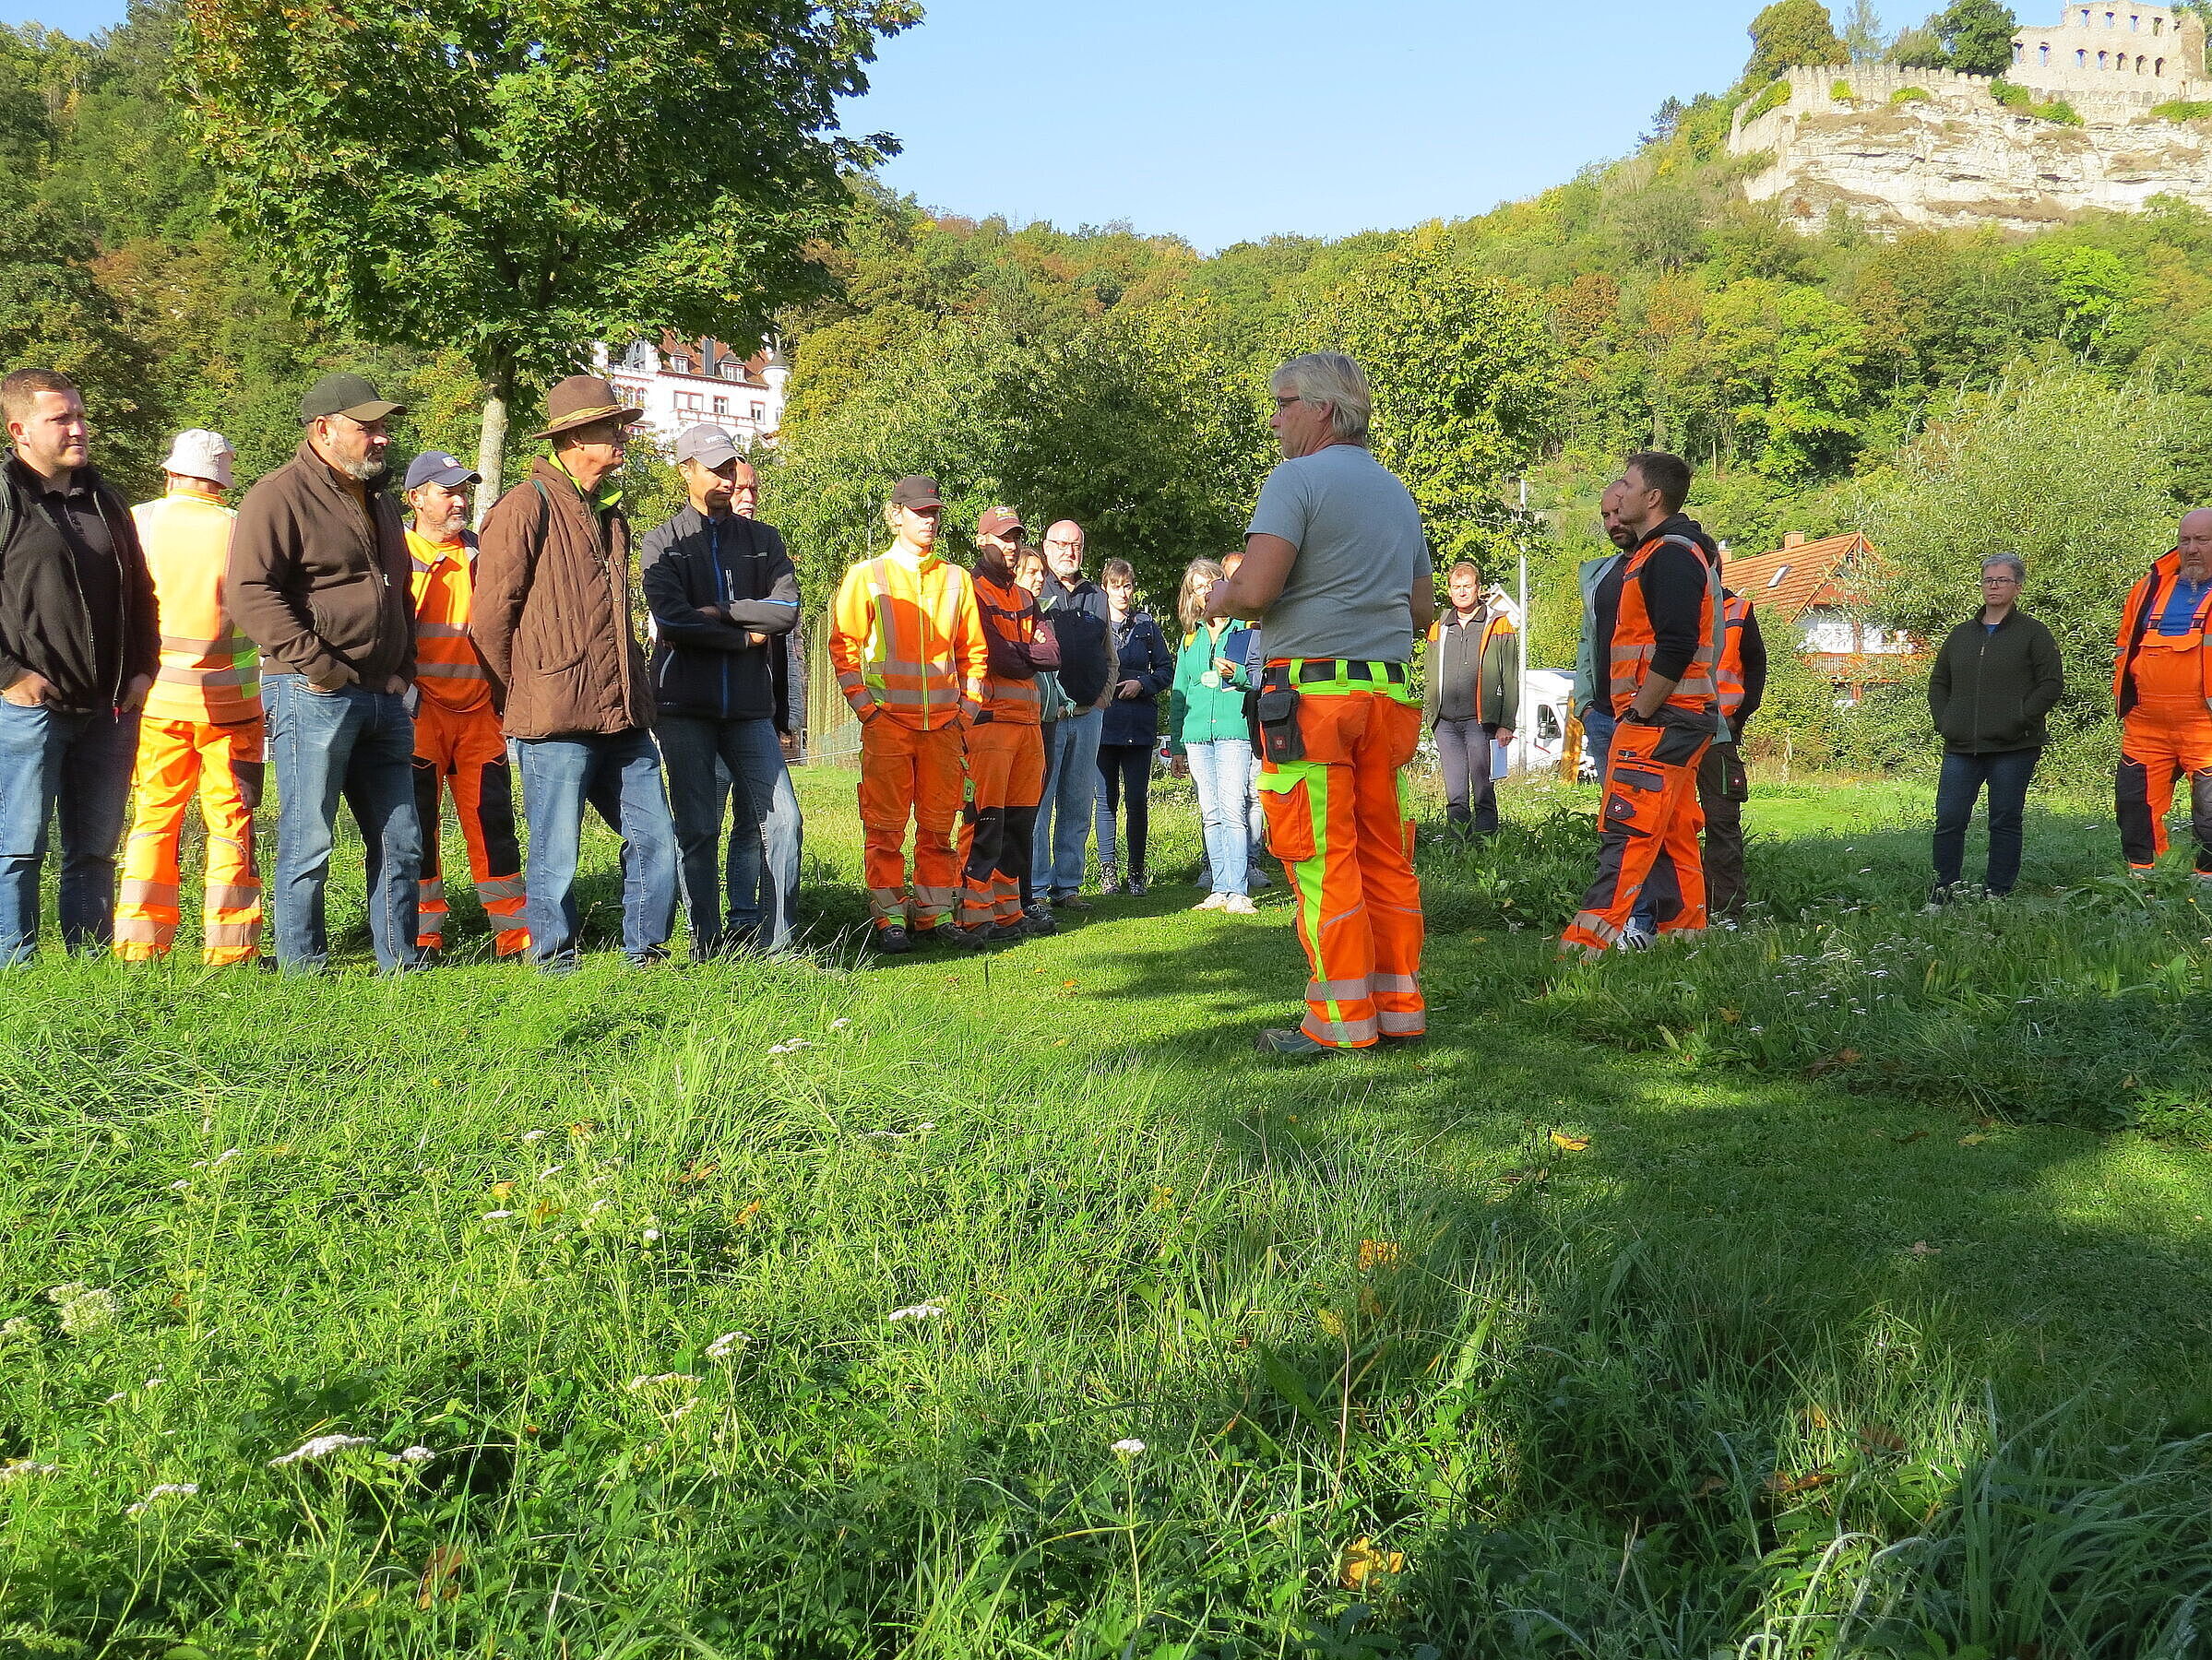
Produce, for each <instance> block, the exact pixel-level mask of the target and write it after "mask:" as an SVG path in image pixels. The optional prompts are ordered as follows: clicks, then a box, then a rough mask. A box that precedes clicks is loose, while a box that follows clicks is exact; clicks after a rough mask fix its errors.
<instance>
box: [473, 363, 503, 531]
mask: <svg viewBox="0 0 2212 1660" xmlns="http://www.w3.org/2000/svg"><path fill="white" fill-rule="evenodd" d="M507 390H508V388H507V386H506V385H505V383H503V382H494V383H493V386H492V390H491V392H490V394H489V395H488V396H487V397H485V398H484V424H483V433H482V436H480V437H479V438H478V439H477V441H476V470H477V471H478V472H479V473H481V474H482V476H483V482H482V484H479V485H478V486H477V487H476V528H478V529H479V530H482V528H484V516H485V515H486V514H488V513H490V512H491V511H492V504H493V503H494V502H496V501H497V500H498V499H499V487H500V468H501V466H502V464H503V463H504V462H505V459H506V448H507V400H506V397H505V394H506V392H507Z"/></svg>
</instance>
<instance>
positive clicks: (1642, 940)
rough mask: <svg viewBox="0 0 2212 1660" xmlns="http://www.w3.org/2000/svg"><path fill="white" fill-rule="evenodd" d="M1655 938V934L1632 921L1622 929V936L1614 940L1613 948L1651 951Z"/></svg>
mask: <svg viewBox="0 0 2212 1660" xmlns="http://www.w3.org/2000/svg"><path fill="white" fill-rule="evenodd" d="M1654 938H1655V936H1654V935H1652V934H1649V933H1647V932H1646V931H1644V930H1643V929H1640V928H1638V927H1636V926H1635V924H1634V923H1633V922H1632V923H1630V924H1629V925H1628V926H1627V927H1626V928H1623V930H1622V931H1621V937H1620V938H1619V939H1617V940H1615V941H1614V942H1613V949H1614V950H1615V951H1649V950H1650V949H1651V942H1652V940H1653V939H1654Z"/></svg>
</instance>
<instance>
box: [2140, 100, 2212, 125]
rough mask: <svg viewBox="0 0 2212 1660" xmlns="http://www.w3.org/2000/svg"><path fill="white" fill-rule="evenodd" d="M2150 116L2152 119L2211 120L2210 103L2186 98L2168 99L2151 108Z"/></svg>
mask: <svg viewBox="0 0 2212 1660" xmlns="http://www.w3.org/2000/svg"><path fill="white" fill-rule="evenodd" d="M2150 118H2151V119H2152V120H2153V121H2212V103H2204V102H2201V101H2194V100H2191V99H2186V98H2174V99H2169V100H2168V101H2166V102H2164V103H2162V104H2158V105H2156V106H2154V107H2153V108H2152V110H2151V113H2150Z"/></svg>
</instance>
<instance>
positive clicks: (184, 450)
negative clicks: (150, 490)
mask: <svg viewBox="0 0 2212 1660" xmlns="http://www.w3.org/2000/svg"><path fill="white" fill-rule="evenodd" d="M237 453H238V452H237V451H236V450H234V449H232V447H231V441H230V440H229V439H228V438H225V437H224V436H223V435H222V434H221V433H211V432H209V431H208V429H207V428H206V427H194V428H193V429H192V430H191V431H190V432H188V433H178V434H177V435H176V442H175V443H174V444H172V445H170V446H169V459H168V460H166V461H164V462H162V463H161V468H162V470H163V471H165V472H172V473H182V474H184V477H186V478H188V479H206V480H208V481H209V482H210V483H215V484H220V485H221V486H222V487H223V488H224V489H225V490H228V489H230V488H231V457H233V456H235V455H236V454H237Z"/></svg>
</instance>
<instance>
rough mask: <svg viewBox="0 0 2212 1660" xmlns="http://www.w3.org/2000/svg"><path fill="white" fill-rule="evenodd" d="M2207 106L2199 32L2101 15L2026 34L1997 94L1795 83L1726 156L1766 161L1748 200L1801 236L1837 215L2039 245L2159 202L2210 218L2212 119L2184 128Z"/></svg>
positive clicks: (2148, 17)
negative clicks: (2016, 235)
mask: <svg viewBox="0 0 2212 1660" xmlns="http://www.w3.org/2000/svg"><path fill="white" fill-rule="evenodd" d="M2001 94H2002V96H2001ZM2207 102H2212V77H2208V76H2207V75H2206V65H2205V26H2204V23H2203V21H2202V20H2201V19H2200V18H2197V17H2195V16H2194V14H2191V13H2188V12H2175V11H2173V10H2171V9H2170V8H2168V7H2166V6H2129V5H2123V4H2117V3H2112V0H2107V3H2103V4H2095V5H2089V6H2081V5H2069V6H2067V7H2066V9H2065V13H2064V15H2063V17H2062V18H2060V20H2059V21H2058V22H2057V23H2056V24H2054V25H2052V26H2051V27H2049V28H2034V29H2023V30H2020V31H2019V32H2018V33H2017V34H2016V35H2015V36H2014V37H2013V67H2012V69H2011V70H2009V71H2008V72H2007V73H2006V75H2005V76H2004V82H2003V83H2002V84H2001V83H1999V82H1998V81H1997V80H1995V79H1994V78H1992V77H1988V76H1979V75H1960V74H1957V73H1956V72H1954V71H1952V70H1948V69H1901V68H1898V67H1897V66H1896V65H1890V64H1879V65H1825V66H1820V67H1808V68H1802V69H1791V70H1790V71H1788V72H1787V73H1786V74H1785V75H1784V76H1783V77H1782V78H1781V80H1779V81H1778V82H1777V83H1776V84H1775V86H1774V87H1773V88H1771V89H1768V90H1767V91H1766V92H1765V93H1762V94H1761V95H1759V96H1757V97H1754V99H1752V100H1750V101H1747V102H1746V103H1745V104H1744V106H1743V107H1742V109H1740V110H1739V111H1738V112H1737V113H1736V119H1735V123H1734V125H1733V126H1732V127H1731V129H1730V134H1729V149H1730V152H1731V153H1733V154H1736V155H1739V156H1747V157H1760V158H1763V159H1764V160H1765V161H1766V165H1765V166H1764V167H1762V168H1760V169H1759V171H1758V172H1754V174H1753V175H1752V176H1751V177H1749V178H1748V179H1747V180H1746V181H1745V182H1744V192H1745V194H1746V195H1747V196H1750V197H1751V199H1752V200H1754V201H1772V202H1775V203H1777V204H1778V206H1779V207H1780V208H1781V211H1782V213H1783V216H1784V218H1785V219H1787V220H1788V221H1790V223H1793V224H1795V225H1796V226H1798V228H1799V229H1801V230H1806V231H1811V230H1815V229H1817V228H1818V227H1819V226H1820V225H1822V224H1823V223H1825V221H1826V220H1827V219H1829V218H1830V217H1831V216H1833V215H1835V214H1837V213H1838V212H1841V213H1844V214H1847V215H1849V217H1851V218H1852V219H1857V220H1859V221H1861V223H1863V224H1865V225H1867V226H1868V227H1869V228H1871V229H1873V230H1876V231H1897V230H1901V229H1907V228H1916V227H1931V228H1945V227H1954V226H1969V225H1981V224H1990V223H1995V224H1998V225H2002V226H2004V227H2005V228H2007V229H2011V230H2017V231H2034V230H2040V229H2043V228H2046V227H2048V226H2050V225H2051V224H2054V223H2058V222H2060V221H2063V220H2064V219H2068V218H2070V217H2072V216H2073V215H2074V214H2075V213H2078V212H2081V211H2082V210H2084V209H2086V208H2092V207H2101V208H2111V209H2117V210H2120V211H2123V212H2129V211H2134V210H2136V209H2139V208H2141V207H2144V206H2146V205H2147V203H2148V202H2149V201H2150V200H2151V199H2152V198H2153V197H2155V196H2174V197H2178V198H2180V199H2181V200H2183V201H2187V202H2194V203H2195V204H2196V205H2197V206H2199V207H2206V208H2212V119H2190V118H2188V117H2190V116H2192V115H2194V114H2199V113H2202V114H2207V115H2212V110H2207V111H2204V112H2196V111H2192V110H2190V109H2188V108H2187V107H2186V106H2189V105H2193V104H2202V103H2207ZM2154 112H2156V113H2154ZM2176 116H2180V117H2182V119H2175V117H2176ZM2054 117H2055V118H2054Z"/></svg>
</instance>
